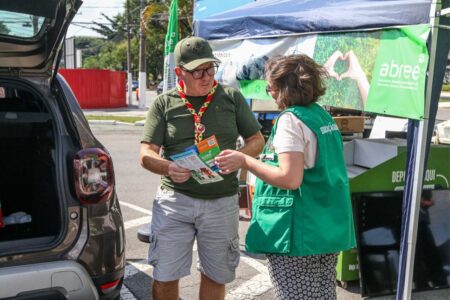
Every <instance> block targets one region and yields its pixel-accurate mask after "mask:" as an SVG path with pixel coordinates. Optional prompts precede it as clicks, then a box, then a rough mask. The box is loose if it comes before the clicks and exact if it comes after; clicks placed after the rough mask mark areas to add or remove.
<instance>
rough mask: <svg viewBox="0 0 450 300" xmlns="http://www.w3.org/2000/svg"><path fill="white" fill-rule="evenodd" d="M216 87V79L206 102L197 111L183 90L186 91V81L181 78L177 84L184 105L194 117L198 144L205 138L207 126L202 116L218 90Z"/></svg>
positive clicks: (195, 137)
mask: <svg viewBox="0 0 450 300" xmlns="http://www.w3.org/2000/svg"><path fill="white" fill-rule="evenodd" d="M216 87H217V81H215V80H214V83H213V86H212V88H211V90H210V91H209V94H208V96H207V97H206V100H205V102H203V105H202V107H200V109H199V111H198V113H196V112H195V109H194V107H193V106H192V104H191V103H190V102H189V101H188V99H187V98H186V95H185V94H184V92H183V91H184V82H183V81H182V80H181V81H179V82H178V84H177V89H178V94H179V95H180V97H181V99H182V100H183V102H184V105H186V108H187V109H188V111H189V112H190V113H191V114H192V116H193V118H194V139H195V143H196V144H197V143H198V142H200V141H201V140H202V139H203V132H205V129H206V127H205V125H203V124H202V123H201V122H202V116H203V114H204V113H205V111H206V109H207V108H208V105H209V104H210V103H211V101H212V99H213V97H214V92H215V91H216Z"/></svg>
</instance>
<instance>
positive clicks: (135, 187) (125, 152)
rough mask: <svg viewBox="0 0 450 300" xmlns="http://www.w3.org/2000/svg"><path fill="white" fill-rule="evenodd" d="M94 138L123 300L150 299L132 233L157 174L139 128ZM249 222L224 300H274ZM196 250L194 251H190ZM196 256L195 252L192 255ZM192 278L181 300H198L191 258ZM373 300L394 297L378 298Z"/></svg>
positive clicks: (109, 130) (354, 294)
mask: <svg viewBox="0 0 450 300" xmlns="http://www.w3.org/2000/svg"><path fill="white" fill-rule="evenodd" d="M91 128H92V130H93V132H94V134H95V135H96V137H97V138H98V139H99V140H100V141H101V142H102V143H103V144H104V145H105V146H106V147H107V148H108V150H109V152H110V154H111V156H112V158H113V163H114V170H115V175H116V189H117V194H118V197H119V200H120V203H121V209H122V213H123V217H124V222H125V228H126V257H127V267H126V274H125V282H124V283H125V284H124V287H123V288H122V292H121V299H124V300H134V299H151V288H150V286H151V280H152V277H151V275H152V268H151V267H150V266H149V265H148V264H147V263H146V258H147V252H148V244H145V243H142V242H140V241H139V240H138V239H137V237H136V233H137V230H138V228H139V226H141V225H143V224H145V223H148V222H150V220H151V210H152V197H153V195H154V194H155V190H156V188H157V185H158V182H159V176H157V175H154V174H152V173H150V172H148V171H146V170H144V169H143V168H142V167H141V166H140V165H139V161H138V158H139V141H140V135H141V132H142V129H143V127H139V126H130V125H91ZM247 228H248V222H247V221H241V222H240V236H241V253H242V255H241V263H240V264H239V267H238V269H237V278H236V280H235V281H234V282H232V283H231V284H229V285H227V297H226V299H227V300H232V299H239V300H241V299H242V300H244V299H257V300H268V299H274V294H273V290H272V287H271V283H270V279H269V276H268V274H267V268H266V267H265V265H266V261H265V260H264V259H257V258H251V257H248V256H246V255H245V253H244V252H243V251H242V250H243V238H244V237H245V232H246V230H247ZM194 250H195V247H194ZM194 253H195V254H196V252H195V251H194ZM194 256H195V257H194V261H193V264H192V269H191V275H190V276H188V277H185V278H183V279H182V280H181V281H180V299H183V300H191V299H198V287H199V279H200V277H199V273H198V271H197V270H196V269H195V266H196V264H195V262H196V255H194ZM337 292H338V299H340V300H344V299H345V300H354V299H362V298H361V296H360V294H359V284H358V282H350V283H349V285H348V287H347V289H343V288H340V287H338V288H337ZM377 299H386V300H387V299H395V297H382V298H377ZM413 299H450V291H449V290H440V291H433V292H424V293H418V294H414V297H413Z"/></svg>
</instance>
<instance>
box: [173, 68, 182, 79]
mask: <svg viewBox="0 0 450 300" xmlns="http://www.w3.org/2000/svg"><path fill="white" fill-rule="evenodd" d="M174 71H175V75H177V77H178V78H180V77H181V75H182V74H181V68H180V67H175V68H174Z"/></svg>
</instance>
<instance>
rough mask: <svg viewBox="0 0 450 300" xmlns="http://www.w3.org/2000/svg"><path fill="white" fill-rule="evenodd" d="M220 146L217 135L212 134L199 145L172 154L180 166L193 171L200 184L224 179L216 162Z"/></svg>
mask: <svg viewBox="0 0 450 300" xmlns="http://www.w3.org/2000/svg"><path fill="white" fill-rule="evenodd" d="M219 152H220V148H219V144H218V143H217V140H216V137H215V136H211V137H209V138H207V139H205V140H203V141H201V142H200V143H198V144H197V146H195V145H194V146H192V147H189V148H187V149H186V150H185V151H184V152H182V153H179V154H175V155H172V156H170V158H171V159H172V160H173V161H174V162H175V163H176V164H177V165H178V166H180V167H182V168H185V169H189V170H191V171H192V177H193V178H194V179H195V180H196V181H197V182H198V183H200V184H206V183H212V182H217V181H221V180H223V177H222V176H220V175H219V173H218V172H219V168H218V167H217V166H216V165H215V164H214V157H215V156H216V155H217V154H219Z"/></svg>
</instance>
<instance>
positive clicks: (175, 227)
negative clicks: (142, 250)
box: [148, 188, 240, 284]
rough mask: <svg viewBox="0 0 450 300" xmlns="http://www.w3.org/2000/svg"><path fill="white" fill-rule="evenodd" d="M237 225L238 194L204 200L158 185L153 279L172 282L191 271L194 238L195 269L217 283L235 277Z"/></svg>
mask: <svg viewBox="0 0 450 300" xmlns="http://www.w3.org/2000/svg"><path fill="white" fill-rule="evenodd" d="M238 226H239V203H238V196H237V195H234V196H230V197H223V198H218V199H212V200H204V199H196V198H191V197H188V196H186V195H183V194H180V193H177V192H174V191H168V190H164V189H161V188H158V191H157V193H156V197H155V199H154V201H153V215H152V225H151V234H150V249H149V255H148V262H149V264H151V265H152V266H153V267H154V268H153V278H154V279H155V280H158V281H173V280H177V279H180V278H182V277H184V276H187V275H189V274H190V273H191V272H190V270H191V265H192V251H193V245H194V240H195V239H196V240H197V247H198V257H199V259H198V261H197V269H198V270H199V271H200V272H202V273H203V274H205V275H206V276H207V277H208V278H210V279H212V280H214V281H215V282H217V283H219V284H225V283H229V282H231V281H233V280H234V278H235V269H236V267H237V265H238V263H239V256H240V252H239V235H238Z"/></svg>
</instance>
